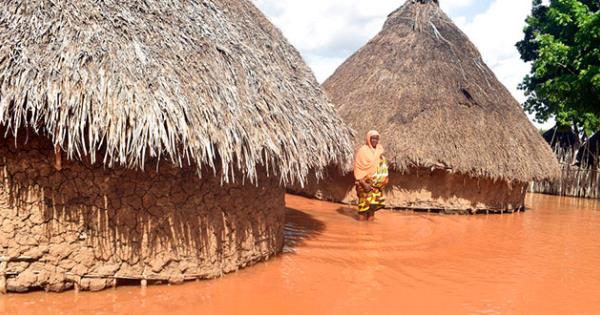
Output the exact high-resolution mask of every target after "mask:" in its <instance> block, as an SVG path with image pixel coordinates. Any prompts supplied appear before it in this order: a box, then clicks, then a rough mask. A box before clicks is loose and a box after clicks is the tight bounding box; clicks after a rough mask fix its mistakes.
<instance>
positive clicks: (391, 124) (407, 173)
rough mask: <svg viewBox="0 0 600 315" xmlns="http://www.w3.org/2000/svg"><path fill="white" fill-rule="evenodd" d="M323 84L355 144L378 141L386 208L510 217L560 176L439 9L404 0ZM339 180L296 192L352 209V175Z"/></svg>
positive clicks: (332, 177)
mask: <svg viewBox="0 0 600 315" xmlns="http://www.w3.org/2000/svg"><path fill="white" fill-rule="evenodd" d="M323 86H324V88H325V91H326V92H327V93H329V96H330V97H331V99H332V102H333V103H334V104H336V106H338V112H339V113H340V115H342V118H343V119H344V121H345V122H346V123H348V124H349V125H350V126H351V127H353V128H354V129H355V130H356V131H357V137H356V142H355V145H356V146H358V145H361V144H363V141H364V135H365V134H366V133H367V131H368V130H370V129H376V130H378V131H379V132H380V133H381V136H382V143H383V144H384V146H385V148H386V154H385V156H386V158H387V159H388V160H389V161H390V163H391V167H392V170H393V171H392V174H391V179H390V185H389V191H388V194H387V205H388V206H389V207H394V208H405V209H415V210H440V211H448V212H450V211H457V212H471V213H473V212H479V211H483V210H485V211H498V212H502V211H514V210H518V209H521V208H523V207H524V197H525V193H526V186H527V183H528V182H529V181H531V180H539V179H546V178H552V177H556V176H559V166H558V163H557V161H556V158H555V157H554V155H553V154H552V151H551V150H550V148H549V146H548V144H546V143H545V142H544V139H543V138H542V137H541V136H540V135H539V134H538V132H537V130H536V129H535V128H534V126H533V125H532V124H531V123H530V122H529V121H528V119H527V117H526V115H525V114H524V113H523V110H522V108H521V107H520V105H519V104H518V102H517V101H516V100H515V99H514V98H513V97H512V96H511V94H510V93H509V91H508V90H507V89H506V88H505V87H504V86H503V85H502V84H501V83H500V82H499V81H498V79H497V78H496V77H495V75H494V74H493V72H492V71H491V70H490V69H489V68H488V67H487V66H486V65H485V63H484V62H483V60H482V58H481V55H480V54H479V52H478V51H477V48H476V47H475V46H474V45H473V44H472V43H471V42H470V41H469V39H468V38H467V36H466V35H465V34H464V33H463V32H461V31H460V29H458V27H456V26H455V24H454V23H453V22H452V21H451V19H450V18H449V17H448V16H447V15H446V14H445V13H444V12H442V10H441V9H440V7H439V5H438V2H437V1H431V0H418V1H417V0H409V1H407V2H406V3H405V4H404V5H403V6H402V7H400V8H399V9H398V10H396V11H395V12H393V13H392V14H390V15H389V17H388V19H387V21H386V22H385V25H384V27H383V30H382V31H381V32H380V33H379V34H378V35H377V36H376V37H375V38H373V39H372V40H371V41H369V42H368V43H367V44H366V45H365V46H364V47H362V48H361V49H360V50H359V51H357V52H356V53H355V54H354V55H352V56H351V57H350V58H349V59H348V60H347V61H345V62H344V63H343V64H342V65H341V66H340V67H339V68H338V69H337V70H336V71H335V73H334V74H333V75H332V76H331V77H330V78H329V79H328V80H327V81H326V82H325V83H324V84H323ZM336 174H337V173H336V172H335V170H333V169H332V170H330V172H329V175H328V177H326V178H325V180H324V181H322V182H321V183H319V184H317V183H315V182H314V181H311V183H310V184H309V185H308V186H307V188H305V189H299V190H300V191H302V192H303V193H306V194H310V195H316V196H317V197H319V198H323V199H330V200H336V201H343V202H347V203H353V202H355V201H356V195H355V193H354V191H353V190H352V187H353V185H352V184H353V178H352V176H351V175H345V176H342V175H336Z"/></svg>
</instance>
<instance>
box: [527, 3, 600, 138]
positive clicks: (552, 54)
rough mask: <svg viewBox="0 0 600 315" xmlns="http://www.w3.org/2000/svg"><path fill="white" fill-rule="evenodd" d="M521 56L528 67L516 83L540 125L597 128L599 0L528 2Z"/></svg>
mask: <svg viewBox="0 0 600 315" xmlns="http://www.w3.org/2000/svg"><path fill="white" fill-rule="evenodd" d="M524 33H525V36H524V39H523V40H522V41H520V42H519V43H517V48H518V50H519V52H520V54H521V58H522V59H523V60H524V61H526V62H531V63H532V68H531V72H530V74H528V75H527V76H526V77H525V78H524V79H523V82H522V83H521V85H520V89H522V90H524V91H525V94H526V96H527V101H526V102H525V104H524V105H523V106H524V108H525V110H526V111H528V112H529V113H533V114H535V115H536V119H537V120H538V121H539V122H545V121H547V120H548V119H550V117H552V116H554V117H555V118H556V120H557V123H558V124H559V125H562V126H572V125H575V126H579V127H583V129H584V130H585V131H586V132H587V133H588V134H589V133H591V132H594V131H598V130H600V0H550V1H549V3H547V4H544V3H542V0H533V9H532V12H531V15H530V16H529V17H528V18H527V26H526V27H525V29H524Z"/></svg>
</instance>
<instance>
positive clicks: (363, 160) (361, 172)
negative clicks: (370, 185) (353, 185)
mask: <svg viewBox="0 0 600 315" xmlns="http://www.w3.org/2000/svg"><path fill="white" fill-rule="evenodd" d="M373 136H379V132H377V131H375V130H371V131H369V132H368V133H367V141H366V144H365V145H363V146H362V147H360V149H358V151H356V154H355V158H354V178H356V179H357V180H361V179H363V178H365V177H367V176H372V175H373V174H375V172H377V167H378V166H379V160H380V159H381V155H382V154H383V152H384V150H383V146H382V145H381V144H378V145H377V147H376V148H373V145H371V137H373Z"/></svg>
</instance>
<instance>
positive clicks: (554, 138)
mask: <svg viewBox="0 0 600 315" xmlns="http://www.w3.org/2000/svg"><path fill="white" fill-rule="evenodd" d="M542 137H543V138H544V140H546V142H547V143H548V144H549V145H550V147H551V148H554V147H560V148H562V149H574V150H576V149H578V148H579V146H580V144H581V141H580V140H579V135H578V134H577V133H576V132H575V131H574V130H573V128H571V127H566V128H565V127H562V128H561V127H559V126H558V125H556V126H554V127H552V128H551V129H550V130H548V131H546V132H544V134H543V135H542Z"/></svg>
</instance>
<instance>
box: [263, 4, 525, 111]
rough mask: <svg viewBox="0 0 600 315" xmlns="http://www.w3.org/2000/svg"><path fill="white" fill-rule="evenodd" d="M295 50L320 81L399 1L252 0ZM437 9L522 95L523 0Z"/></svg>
mask: <svg viewBox="0 0 600 315" xmlns="http://www.w3.org/2000/svg"><path fill="white" fill-rule="evenodd" d="M253 2H254V3H255V4H256V5H257V6H258V7H259V8H260V9H261V10H262V11H263V12H265V13H266V15H267V16H268V17H269V18H270V19H271V21H272V22H273V23H274V24H275V25H276V26H277V27H279V28H280V29H281V31H282V32H283V34H284V35H285V36H286V37H287V38H288V40H289V41H290V42H291V43H292V44H293V45H294V46H296V48H298V50H300V52H301V53H302V56H303V57H304V59H305V60H306V62H307V63H308V64H309V65H310V66H311V68H312V69H313V71H314V72H315V75H316V77H317V79H318V80H319V81H320V82H322V81H324V80H325V79H326V78H327V77H329V76H330V75H331V74H332V73H333V72H334V71H335V69H336V68H337V67H338V66H339V65H340V64H341V63H342V62H343V61H344V60H345V59H346V58H348V57H349V56H350V55H351V54H352V53H353V52H355V51H356V50H357V49H359V48H360V47H361V46H363V45H364V44H365V43H366V42H367V41H368V40H369V39H371V38H372V37H373V36H375V35H376V34H377V33H378V32H379V31H380V30H381V27H382V25H383V23H384V21H385V19H386V17H387V15H388V14H389V13H391V12H392V11H394V10H395V9H397V8H398V7H399V6H400V4H401V3H402V1H390V0H369V1H364V0H304V1H298V0H253ZM440 3H441V6H442V9H444V11H445V12H447V13H448V14H449V15H450V16H451V17H452V18H453V20H454V21H455V23H456V24H457V25H458V26H459V27H460V28H461V29H462V30H463V31H464V32H465V33H466V34H467V35H468V36H469V37H470V38H471V40H472V41H473V42H474V44H475V45H476V46H477V47H478V48H479V49H480V51H481V54H482V55H483V58H484V60H485V61H486V63H487V64H488V65H489V66H490V68H492V70H493V71H494V72H495V73H496V75H497V76H498V78H499V79H500V81H502V82H503V83H504V84H505V85H506V86H507V87H508V89H509V90H510V91H511V92H512V93H513V95H514V96H515V97H516V98H517V99H518V100H519V101H523V100H524V99H525V97H524V95H523V93H522V92H521V91H519V90H517V85H518V84H519V82H521V79H522V78H523V76H524V75H525V74H526V73H527V72H528V70H529V66H528V65H527V64H525V63H523V62H522V61H521V60H520V58H519V54H518V52H517V50H516V48H515V43H516V42H517V41H518V40H520V39H521V38H522V29H523V27H524V23H525V22H524V21H525V18H526V17H527V15H528V14H529V12H530V11H531V1H528V0H494V1H493V2H492V4H491V5H490V6H489V7H488V8H487V9H486V10H485V11H484V12H481V13H479V14H477V15H475V16H458V15H457V16H455V15H454V12H457V11H460V9H465V8H470V6H475V5H481V3H479V2H477V1H475V0H442V1H440Z"/></svg>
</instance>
